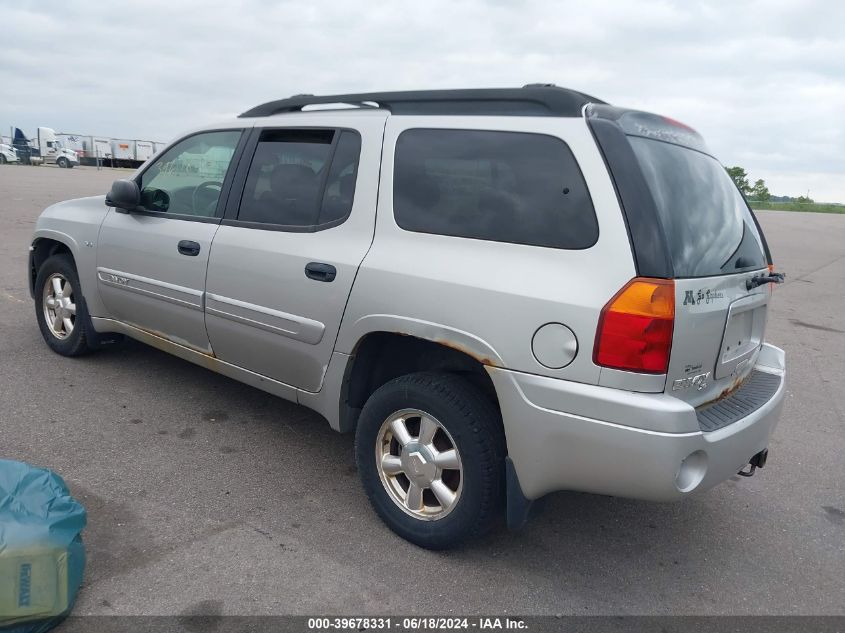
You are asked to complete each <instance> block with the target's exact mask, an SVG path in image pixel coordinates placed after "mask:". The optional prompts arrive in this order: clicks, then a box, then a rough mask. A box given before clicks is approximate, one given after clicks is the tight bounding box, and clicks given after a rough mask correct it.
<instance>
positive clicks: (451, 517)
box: [355, 372, 505, 549]
mask: <svg viewBox="0 0 845 633" xmlns="http://www.w3.org/2000/svg"><path fill="white" fill-rule="evenodd" d="M397 420H401V422H398V423H397ZM394 425H396V426H394ZM435 427H436V428H435ZM424 429H428V430H424ZM429 438H430V439H429ZM504 456H505V439H504V431H503V428H502V423H501V418H500V415H499V412H498V411H497V409H496V407H495V406H494V405H493V403H492V402H491V401H490V400H489V399H488V398H486V397H485V396H484V395H483V394H482V393H481V392H480V391H478V390H477V389H476V388H475V387H474V386H472V385H471V384H470V383H469V382H467V381H465V380H464V379H463V378H461V377H459V376H456V375H453V374H446V373H435V372H422V373H416V374H409V375H406V376H401V377H399V378H396V379H394V380H391V381H390V382H388V383H387V384H385V385H383V386H381V387H380V388H379V389H377V390H376V391H375V392H374V393H373V394H372V395H371V396H370V398H369V400H367V403H366V404H365V405H364V408H363V410H362V411H361V417H360V419H359V421H358V428H357V429H356V434H355V458H356V462H357V466H358V473H359V475H360V477H361V483H362V484H363V486H364V490H365V492H366V493H367V497H368V498H369V500H370V503H371V504H372V506H373V509H374V510H375V511H376V513H377V514H378V515H379V517H381V519H382V521H384V523H385V524H387V526H388V527H389V528H390V529H391V530H393V531H394V532H396V534H398V535H399V536H401V537H402V538H404V539H407V540H408V541H410V542H412V543H415V544H416V545H419V546H420V547H425V548H428V549H447V548H451V547H455V546H457V545H459V544H461V543H462V542H464V541H465V540H467V539H470V538H477V537H480V536H482V535H483V534H485V533H486V532H488V531H489V530H490V529H491V528H492V527H493V525H494V524H495V520H496V517H497V516H498V514H499V511H500V508H501V505H502V500H503V492H504V485H503V480H504Z"/></svg>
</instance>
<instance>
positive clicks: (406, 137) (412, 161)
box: [393, 129, 598, 248]
mask: <svg viewBox="0 0 845 633" xmlns="http://www.w3.org/2000/svg"><path fill="white" fill-rule="evenodd" d="M393 209H394V214H395V217H396V222H397V223H398V224H399V226H400V227H402V228H403V229H406V230H408V231H419V232H422V233H438V234H441V235H453V236H458V237H469V238H476V239H482V240H491V241H496V242H512V243H518V244H529V245H533V246H547V247H552V248H587V247H589V246H592V245H593V244H595V242H596V240H597V239H598V224H597V221H596V215H595V211H594V210H593V204H592V201H591V200H590V195H589V192H588V191H587V186H586V183H585V182H584V178H583V176H582V174H581V171H580V169H579V168H578V164H577V163H576V162H575V157H574V156H573V155H572V152H571V151H570V149H569V147H568V146H567V145H566V144H565V143H564V142H563V141H561V140H559V139H557V138H554V137H551V136H546V135H541V134H524V133H518V132H488V131H475V130H472V131H470V130H430V129H417V130H408V131H406V132H403V133H402V134H401V135H400V136H399V139H398V140H397V142H396V157H395V167H394V184H393Z"/></svg>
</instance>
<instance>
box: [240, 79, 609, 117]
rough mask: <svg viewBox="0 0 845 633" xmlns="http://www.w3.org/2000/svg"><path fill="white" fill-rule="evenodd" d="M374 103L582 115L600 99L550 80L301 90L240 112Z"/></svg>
mask: <svg viewBox="0 0 845 633" xmlns="http://www.w3.org/2000/svg"><path fill="white" fill-rule="evenodd" d="M334 103H337V104H348V105H353V106H358V107H362V108H371V107H378V108H384V109H386V110H389V111H390V112H391V113H392V114H441V115H442V114H488V115H511V116H515V115H523V116H565V117H576V116H581V110H582V108H583V107H584V106H585V105H586V104H588V103H599V104H603V103H604V101H601V100H600V99H596V98H594V97H591V96H590V95H587V94H584V93H583V92H578V91H576V90H569V89H567V88H560V87H558V86H555V85H554V84H527V85H526V86H523V87H522V88H472V89H465V90H412V91H403V92H367V93H359V94H345V95H322V96H315V95H309V94H300V95H294V96H292V97H288V98H287V99H280V100H278V101H269V102H267V103H263V104H261V105H258V106H255V107H254V108H251V109H249V110H247V111H246V112H244V113H243V114H241V115H240V117H242V118H246V117H264V116H272V115H274V114H285V113H288V112H301V111H302V110H303V108H305V107H307V106H311V105H321V104H334Z"/></svg>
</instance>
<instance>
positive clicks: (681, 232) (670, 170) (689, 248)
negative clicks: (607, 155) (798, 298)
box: [629, 136, 766, 277]
mask: <svg viewBox="0 0 845 633" xmlns="http://www.w3.org/2000/svg"><path fill="white" fill-rule="evenodd" d="M629 140H630V142H631V147H633V148H634V154H635V155H636V156H637V160H638V162H639V164H640V167H641V168H642V171H643V175H644V176H645V179H646V182H647V183H648V188H649V190H650V191H651V195H652V196H653V198H654V202H655V204H656V206H657V212H658V216H659V219H660V223H661V224H662V225H663V229H664V231H665V232H666V238H667V242H668V245H669V251H670V254H671V257H672V264H673V267H674V269H675V275H676V276H677V277H708V276H712V275H724V274H729V273H736V272H742V271H744V270H753V269H755V268H763V267H765V266H766V256H765V250H764V248H763V244H762V241H761V239H760V234H759V232H758V231H757V225H756V223H755V222H754V218H753V217H752V216H751V212H750V211H749V210H748V206H747V205H746V204H745V200H743V199H742V196H741V195H740V193H739V191H737V188H736V186H735V185H734V183H733V182H732V181H731V179H730V176H728V174H727V173H726V172H725V169H724V168H723V167H722V166H721V165H720V164H719V161H717V160H716V159H715V158H713V157H712V156H709V155H707V154H703V153H702V152H698V151H695V150H692V149H687V148H685V147H681V146H680V145H673V144H671V143H666V142H663V141H657V140H652V139H646V138H641V137H638V136H630V137H629Z"/></svg>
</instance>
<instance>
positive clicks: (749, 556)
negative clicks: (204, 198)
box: [0, 165, 845, 615]
mask: <svg viewBox="0 0 845 633" xmlns="http://www.w3.org/2000/svg"><path fill="white" fill-rule="evenodd" d="M126 174H127V172H124V171H120V170H110V169H105V170H103V171H99V172H98V171H97V170H96V169H94V168H76V169H72V170H62V169H58V168H55V167H49V166H44V167H23V166H8V165H7V166H3V167H0V457H5V458H9V459H19V460H24V461H29V462H32V463H34V464H38V465H41V466H46V467H48V468H51V469H53V470H55V471H57V472H58V473H60V474H61V475H62V476H63V477H64V478H65V480H66V481H67V482H68V484H69V486H70V488H71V491H72V493H73V494H74V495H75V496H76V497H77V498H78V499H79V500H80V501H81V502H82V503H83V504H84V505H85V506H86V507H87V509H88V513H89V515H88V528H87V529H86V530H85V533H84V539H85V545H86V548H87V552H88V566H87V569H86V575H85V583H84V586H83V589H82V592H81V594H80V597H79V601H78V603H77V606H76V609H75V611H74V613H75V614H76V615H86V614H195V613H203V614H210V615H214V614H321V613H332V614H373V615H375V614H409V613H413V614H435V615H448V614H483V613H484V614H490V613H496V614H503V615H508V614H524V615H528V614H578V615H585V614H586V615H597V614H845V390H843V388H842V380H843V376H845V317H843V313H845V295H844V294H843V289H845V215H825V214H811V213H789V212H774V211H761V212H758V217H759V219H760V222H761V224H762V226H763V228H764V231H765V233H766V236H767V238H768V241H769V244H770V247H771V250H772V251H773V253H774V258H775V262H776V265H777V268H778V270H782V271H785V272H786V273H787V275H788V277H787V282H786V284H784V285H782V286H779V287H777V288H776V289H775V297H774V301H773V303H772V305H771V309H770V315H769V327H768V332H767V338H768V340H769V341H770V342H771V343H774V344H775V345H778V346H781V347H783V348H784V349H785V350H786V353H787V363H788V372H789V373H788V391H787V396H786V403H785V406H784V410H783V417H782V420H781V424H780V426H779V427H778V429H777V430H776V433H775V436H774V439H773V441H772V444H771V445H770V456H769V463H768V465H767V466H766V468H765V469H763V470H761V471H758V474H757V475H755V476H754V477H753V478H751V479H744V478H739V477H735V478H733V479H731V480H729V481H727V482H726V483H724V484H722V485H721V486H718V487H716V488H714V489H713V490H710V491H708V492H705V493H702V494H700V495H699V496H696V497H693V498H690V499H687V500H685V501H683V502H681V503H676V504H656V503H645V502H640V501H630V500H624V499H614V498H609V497H601V496H594V495H587V494H575V493H557V494H554V495H551V496H549V497H548V498H547V499H546V501H545V504H544V506H543V507H542V508H541V509H540V511H539V512H538V513H537V515H536V516H534V517H533V518H532V520H531V522H530V523H529V525H528V526H527V527H526V528H525V529H524V530H522V531H521V532H518V533H514V532H509V531H507V530H506V529H504V528H503V527H502V528H500V529H498V530H497V531H496V532H495V533H494V534H493V535H492V536H491V537H490V538H488V539H486V540H485V541H483V542H480V543H477V544H473V545H471V546H469V547H467V548H465V549H462V550H457V551H451V552H440V553H435V552H429V551H425V550H422V549H419V548H417V547H415V546H414V545H411V544H409V543H407V542H405V541H403V540H401V539H400V538H398V537H397V536H395V535H394V534H393V533H392V532H390V531H389V530H388V529H387V528H386V527H385V526H383V525H382V524H381V522H380V521H379V520H378V518H377V517H376V515H375V514H374V513H373V512H372V511H371V509H370V507H369V505H368V504H367V500H366V498H365V496H364V494H363V492H362V490H361V488H360V486H359V484H358V479H357V474H356V471H355V466H354V460H353V454H352V438H351V436H346V435H339V434H336V433H335V432H333V431H332V430H331V429H330V428H329V426H328V424H327V423H326V422H325V421H324V420H323V419H322V418H321V417H320V416H318V415H317V414H315V413H312V412H311V411H309V410H307V409H305V408H302V407H300V406H297V405H295V404H291V403H288V402H285V401H283V400H280V399H278V398H274V397H272V396H270V395H268V394H265V393H263V392H261V391H257V390H255V389H252V388H250V387H247V386H244V385H242V384H239V383H237V382H235V381H233V380H229V379H227V378H224V377H222V376H219V375H216V374H214V373H212V372H210V371H208V370H206V369H203V368H200V367H197V366H195V365H192V364H190V363H188V362H185V361H182V360H179V359H177V358H175V357H172V356H169V355H167V354H165V353H163V352H160V351H157V350H155V349H152V348H148V347H145V346H144V345H142V344H140V343H133V342H130V343H127V344H126V345H125V346H123V347H121V348H119V349H114V350H107V351H103V352H101V353H98V354H94V355H91V356H87V357H84V358H79V359H69V358H63V357H61V356H58V355H56V354H54V353H52V352H51V351H50V350H49V349H48V348H47V346H46V345H45V344H44V343H43V341H42V339H41V336H40V334H39V331H38V327H37V325H36V321H35V311H34V308H33V304H32V301H31V299H30V298H29V294H28V291H27V288H26V262H27V247H28V245H29V243H30V238H31V234H32V230H33V227H34V223H35V219H36V218H37V216H38V214H39V213H40V212H41V210H42V209H43V208H44V207H45V206H47V205H49V204H51V203H53V202H57V201H60V200H64V199H68V198H74V197H80V196H85V195H97V194H102V193H105V192H106V191H107V189H108V187H109V185H110V183H111V181H112V180H113V179H115V178H120V177H126ZM595 468H596V469H601V468H602V465H601V464H596V465H595Z"/></svg>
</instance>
